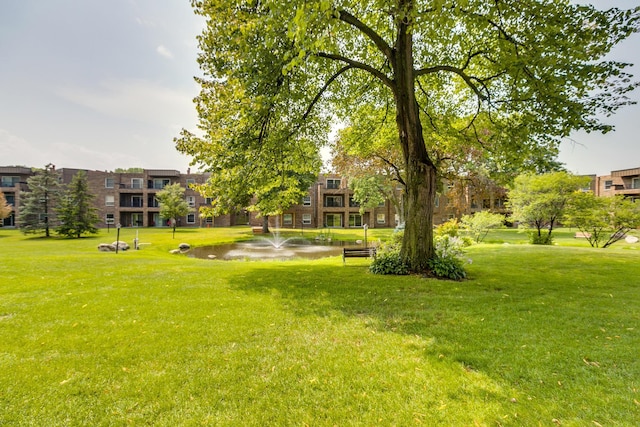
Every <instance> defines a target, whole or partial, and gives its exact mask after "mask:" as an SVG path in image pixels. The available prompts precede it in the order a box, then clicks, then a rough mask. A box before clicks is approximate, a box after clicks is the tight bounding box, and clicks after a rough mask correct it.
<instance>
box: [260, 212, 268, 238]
mask: <svg viewBox="0 0 640 427" xmlns="http://www.w3.org/2000/svg"><path fill="white" fill-rule="evenodd" d="M268 232H269V215H264V216H263V217H262V234H267V233H268Z"/></svg>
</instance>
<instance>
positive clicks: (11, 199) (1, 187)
mask: <svg viewBox="0 0 640 427" xmlns="http://www.w3.org/2000/svg"><path fill="white" fill-rule="evenodd" d="M31 174H32V173H31V168H27V167H22V166H0V191H2V193H3V194H4V197H5V199H7V204H9V205H10V206H11V214H10V215H9V216H8V217H7V218H5V219H3V220H1V221H0V225H2V226H4V227H14V226H16V219H17V218H18V208H19V207H20V195H21V193H22V192H24V191H28V189H29V188H28V186H27V178H29V177H30V176H31Z"/></svg>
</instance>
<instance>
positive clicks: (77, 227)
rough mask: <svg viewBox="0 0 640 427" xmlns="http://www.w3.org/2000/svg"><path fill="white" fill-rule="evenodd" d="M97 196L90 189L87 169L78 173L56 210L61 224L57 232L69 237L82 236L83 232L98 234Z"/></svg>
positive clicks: (72, 179)
mask: <svg viewBox="0 0 640 427" xmlns="http://www.w3.org/2000/svg"><path fill="white" fill-rule="evenodd" d="M94 198H95V196H94V195H93V194H91V192H90V191H89V185H88V183H87V174H86V172H85V171H79V172H78V173H76V174H75V175H74V176H73V178H71V182H70V183H69V185H68V186H67V189H66V191H65V193H64V194H63V195H62V197H61V198H60V204H59V206H58V208H57V210H56V212H57V214H58V220H59V221H60V225H59V226H58V227H57V228H56V232H57V233H58V234H61V235H63V236H67V237H76V238H80V237H81V236H82V235H83V234H86V233H89V234H96V233H97V232H98V228H97V227H96V223H97V222H98V221H99V219H98V214H97V212H98V210H97V209H96V208H95V207H94V206H93V203H92V201H93V199H94Z"/></svg>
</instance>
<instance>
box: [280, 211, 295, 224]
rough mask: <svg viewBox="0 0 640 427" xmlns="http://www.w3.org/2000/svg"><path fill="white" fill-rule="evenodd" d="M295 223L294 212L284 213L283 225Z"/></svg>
mask: <svg viewBox="0 0 640 427" xmlns="http://www.w3.org/2000/svg"><path fill="white" fill-rule="evenodd" d="M292 224H293V214H290V213H286V214H282V225H292Z"/></svg>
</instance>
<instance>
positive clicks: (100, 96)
mask: <svg viewBox="0 0 640 427" xmlns="http://www.w3.org/2000/svg"><path fill="white" fill-rule="evenodd" d="M197 90H198V89H197V87H196V86H195V83H194V86H193V91H192V92H187V91H184V90H177V89H173V88H169V87H166V86H163V85H161V84H159V83H156V82H151V81H148V80H132V79H128V80H113V79H112V80H105V81H102V82H101V83H100V84H99V85H97V86H96V87H79V86H67V87H60V88H57V89H56V90H55V92H56V94H57V95H58V96H60V97H62V98H64V99H66V100H67V101H71V102H73V103H75V104H77V105H80V106H82V107H86V108H89V109H91V110H94V111H96V112H99V113H101V114H104V115H108V116H111V117H117V118H121V119H127V120H132V121H139V122H143V123H147V124H152V125H154V126H158V127H163V128H166V127H168V126H171V125H172V124H175V123H180V124H181V126H183V127H188V128H189V127H194V125H195V119H196V111H195V106H194V105H193V102H192V99H193V97H194V96H195V95H196V94H197Z"/></svg>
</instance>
